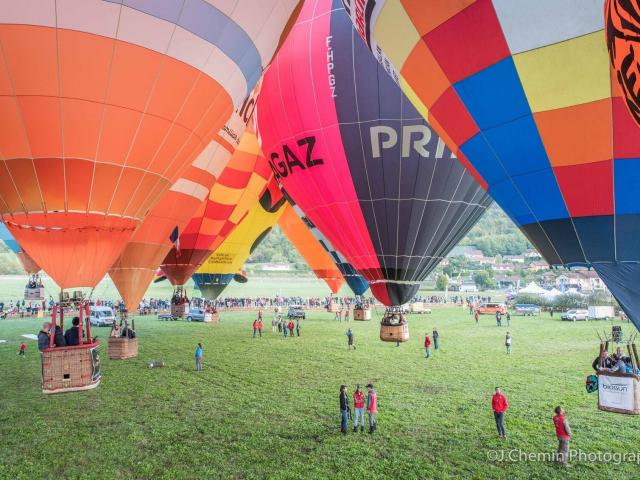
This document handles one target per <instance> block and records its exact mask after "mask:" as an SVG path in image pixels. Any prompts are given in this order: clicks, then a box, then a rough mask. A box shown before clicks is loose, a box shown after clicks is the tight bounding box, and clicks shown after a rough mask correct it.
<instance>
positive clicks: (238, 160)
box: [162, 129, 272, 285]
mask: <svg viewBox="0 0 640 480" xmlns="http://www.w3.org/2000/svg"><path fill="white" fill-rule="evenodd" d="M271 177H272V173H271V171H270V170H269V166H268V163H267V161H266V160H265V158H264V156H263V155H262V152H261V151H260V146H259V145H258V139H257V137H256V135H255V133H254V132H253V131H252V129H249V130H247V132H245V134H244V135H243V137H242V140H241V141H240V145H238V148H237V149H236V151H235V152H234V154H233V156H232V157H231V160H230V161H229V162H228V164H227V166H226V168H225V169H224V170H223V171H222V174H221V175H220V178H218V180H217V182H216V183H215V184H214V186H213V188H212V189H211V191H210V192H209V195H208V198H207V199H206V200H205V202H204V203H203V204H201V206H200V208H199V210H198V211H197V212H196V214H195V215H194V216H193V218H191V219H190V221H189V222H188V223H187V225H186V227H185V228H184V229H183V231H182V232H180V240H179V242H178V247H177V248H176V247H174V248H172V249H171V250H170V251H169V253H168V254H167V255H166V257H165V258H164V260H163V261H162V270H163V271H164V273H165V274H166V275H167V278H168V279H169V281H171V283H173V284H174V285H184V284H185V283H186V282H187V280H188V279H189V277H190V276H191V275H192V274H193V273H194V272H195V271H196V270H197V269H198V267H199V266H200V265H202V262H204V261H205V260H206V259H207V258H208V257H209V255H211V253H212V252H213V251H214V250H215V249H216V248H217V247H218V246H220V244H221V243H222V242H223V241H224V239H225V238H227V237H228V236H229V234H230V233H231V232H233V230H234V229H235V228H236V226H237V225H238V223H239V222H240V221H241V220H242V219H243V218H244V216H245V215H247V212H248V211H249V210H250V209H251V208H253V207H254V206H255V205H256V203H257V202H258V200H259V198H260V195H261V194H262V192H263V191H264V189H265V187H266V185H267V182H268V181H269V179H270V178H271ZM226 273H231V272H226Z"/></svg>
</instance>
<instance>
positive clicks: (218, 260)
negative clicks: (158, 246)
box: [193, 180, 286, 300]
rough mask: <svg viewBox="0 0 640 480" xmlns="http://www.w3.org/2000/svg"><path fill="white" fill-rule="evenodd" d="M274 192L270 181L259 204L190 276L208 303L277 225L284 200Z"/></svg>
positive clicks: (273, 183) (274, 189)
mask: <svg viewBox="0 0 640 480" xmlns="http://www.w3.org/2000/svg"><path fill="white" fill-rule="evenodd" d="M278 192H279V189H278V188H277V186H276V185H275V181H273V180H272V182H271V185H270V186H269V187H268V188H267V190H265V192H264V193H263V194H262V196H261V198H260V201H259V202H258V203H256V204H255V205H254V207H253V208H252V209H251V211H250V212H249V213H248V214H247V215H246V216H245V217H244V218H243V219H242V221H241V222H240V224H239V225H238V226H237V228H236V229H235V230H233V232H232V233H231V235H229V237H228V238H227V239H226V240H224V242H223V243H222V245H220V246H219V247H218V248H217V249H216V250H215V251H214V252H213V253H212V254H211V256H209V258H207V259H206V261H205V262H204V263H203V264H202V266H201V267H200V268H199V269H198V270H197V272H196V273H195V274H194V275H193V280H194V282H195V284H196V285H197V286H198V288H200V291H201V292H202V294H203V295H204V296H205V298H207V299H210V300H212V299H215V298H216V297H217V296H218V295H220V293H221V292H222V290H224V287H226V285H228V284H229V282H230V281H231V279H232V278H233V276H234V275H235V274H236V272H238V270H240V269H241V268H242V266H243V265H244V263H245V262H246V261H247V259H248V258H249V256H250V255H251V253H252V252H253V251H254V250H255V248H256V247H257V246H258V245H259V244H260V242H262V240H264V238H265V237H266V236H267V235H268V234H269V232H270V231H271V229H272V228H273V226H274V225H275V224H276V223H278V220H279V219H280V217H281V216H282V214H283V213H284V210H285V208H284V207H285V205H286V201H285V199H284V197H283V196H282V195H278ZM214 295H215V296H214Z"/></svg>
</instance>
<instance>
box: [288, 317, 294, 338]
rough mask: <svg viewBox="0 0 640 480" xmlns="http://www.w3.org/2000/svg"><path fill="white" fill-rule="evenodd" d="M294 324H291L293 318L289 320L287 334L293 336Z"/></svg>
mask: <svg viewBox="0 0 640 480" xmlns="http://www.w3.org/2000/svg"><path fill="white" fill-rule="evenodd" d="M294 327H295V325H294V324H293V320H289V336H290V337H291V338H293V328H294Z"/></svg>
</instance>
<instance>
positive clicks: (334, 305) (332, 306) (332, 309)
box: [327, 302, 340, 313]
mask: <svg viewBox="0 0 640 480" xmlns="http://www.w3.org/2000/svg"><path fill="white" fill-rule="evenodd" d="M338 310H340V309H339V308H338V304H337V303H336V302H331V303H329V305H327V312H329V313H336V312H337V311H338Z"/></svg>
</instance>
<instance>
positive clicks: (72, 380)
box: [40, 341, 101, 394]
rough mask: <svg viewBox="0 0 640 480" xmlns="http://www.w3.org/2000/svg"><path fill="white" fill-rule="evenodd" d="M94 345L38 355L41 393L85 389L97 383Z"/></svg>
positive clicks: (48, 351)
mask: <svg viewBox="0 0 640 480" xmlns="http://www.w3.org/2000/svg"><path fill="white" fill-rule="evenodd" d="M98 347H99V345H98V342H97V341H96V342H94V343H91V344H86V345H78V346H74V347H58V348H48V349H46V350H42V351H41V352H40V358H41V360H42V392H43V393H46V394H52V393H64V392H75V391H78V390H89V389H91V388H95V387H97V386H98V384H99V383H100V378H101V375H100V355H99V353H98Z"/></svg>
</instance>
